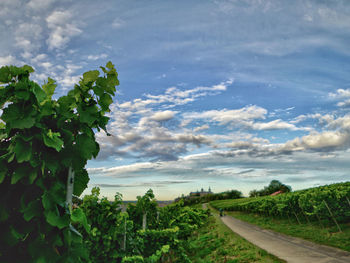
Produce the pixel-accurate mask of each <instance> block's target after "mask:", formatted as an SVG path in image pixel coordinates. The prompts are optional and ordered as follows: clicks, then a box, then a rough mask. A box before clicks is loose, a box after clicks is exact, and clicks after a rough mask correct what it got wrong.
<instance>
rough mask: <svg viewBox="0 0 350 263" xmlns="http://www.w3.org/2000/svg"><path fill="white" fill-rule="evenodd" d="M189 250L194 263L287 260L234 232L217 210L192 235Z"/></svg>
mask: <svg viewBox="0 0 350 263" xmlns="http://www.w3.org/2000/svg"><path fill="white" fill-rule="evenodd" d="M212 211H213V210H212ZM187 252H188V254H189V257H190V259H191V260H192V262H194V263H209V262H215V263H224V262H225V263H238V262H241V263H251V262H261V263H268V262H271V263H272V262H276V263H277V262H285V261H283V260H280V259H278V258H277V257H275V256H273V255H270V254H268V253H267V252H266V251H265V250H262V249H260V248H258V247H256V246H254V245H253V244H251V243H249V242H248V241H246V240H245V239H243V238H242V237H240V236H239V235H237V234H235V233H234V232H232V231H231V229H229V228H228V227H227V226H226V225H225V224H224V223H222V222H221V220H220V218H219V216H218V214H217V213H216V212H214V213H213V215H212V216H210V217H209V220H208V223H207V224H206V225H205V226H203V227H201V228H200V229H199V230H198V231H196V233H195V234H194V235H193V236H192V238H191V239H190V242H189V247H188V251H187Z"/></svg>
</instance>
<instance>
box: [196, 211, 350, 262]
mask: <svg viewBox="0 0 350 263" xmlns="http://www.w3.org/2000/svg"><path fill="white" fill-rule="evenodd" d="M204 207H205V206H203V208H204ZM221 220H222V221H223V222H224V223H225V224H226V225H227V226H228V227H229V228H231V230H232V231H234V232H235V233H237V234H238V235H240V236H242V237H243V238H245V239H246V240H248V241H249V242H251V243H253V244H254V245H256V246H258V247H260V248H262V249H264V250H266V251H267V252H268V253H270V254H273V255H275V256H277V257H278V258H280V259H283V260H285V261H287V262H290V263H313V262H317V263H349V262H350V253H349V252H346V251H343V250H340V249H337V248H332V247H328V246H323V245H318V244H314V243H312V242H309V241H306V240H303V239H300V238H295V237H291V236H286V235H283V234H280V233H276V232H274V231H271V230H266V229H262V228H260V227H258V226H255V225H252V224H249V223H247V222H243V221H241V220H238V219H236V218H233V217H231V216H224V217H221Z"/></svg>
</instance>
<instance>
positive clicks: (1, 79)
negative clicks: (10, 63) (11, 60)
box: [0, 66, 11, 83]
mask: <svg viewBox="0 0 350 263" xmlns="http://www.w3.org/2000/svg"><path fill="white" fill-rule="evenodd" d="M10 80H11V73H10V69H9V67H7V66H5V67H1V68H0V83H8V82H9V81H10Z"/></svg>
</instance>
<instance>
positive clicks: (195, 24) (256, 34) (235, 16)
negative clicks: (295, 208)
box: [0, 0, 350, 200]
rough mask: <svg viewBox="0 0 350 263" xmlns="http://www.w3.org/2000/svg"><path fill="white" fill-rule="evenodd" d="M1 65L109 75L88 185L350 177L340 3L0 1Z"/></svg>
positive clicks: (349, 53)
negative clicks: (109, 70) (112, 71)
mask: <svg viewBox="0 0 350 263" xmlns="http://www.w3.org/2000/svg"><path fill="white" fill-rule="evenodd" d="M0 38H1V41H0V66H3V65H17V66H21V65H24V64H28V65H31V66H33V67H34V68H35V71H36V72H35V73H34V74H33V75H32V78H33V80H35V81H37V82H39V83H40V84H43V83H44V81H45V80H47V78H48V77H51V78H53V79H55V80H56V81H57V83H58V87H57V89H56V94H55V95H54V96H55V98H58V97H60V96H62V95H64V94H66V93H67V92H68V91H69V90H70V89H71V88H73V86H74V83H77V82H78V81H79V79H80V76H82V73H84V72H86V71H88V70H93V69H98V68H99V66H103V65H105V64H106V62H107V61H112V63H113V64H114V65H115V66H116V68H117V71H118V74H119V80H120V86H118V92H117V94H116V96H115V97H114V100H113V104H112V106H111V112H110V113H109V117H110V118H111V119H110V122H109V124H108V132H109V133H111V134H112V136H109V137H108V136H106V134H105V133H104V132H97V133H96V138H97V141H98V142H99V144H100V148H101V150H100V153H99V156H98V157H97V159H95V160H91V161H89V162H88V164H87V170H88V172H89V175H90V182H89V187H88V189H87V190H86V191H85V192H84V193H89V192H90V190H91V188H92V187H94V186H98V187H100V189H101V194H102V195H103V196H107V197H108V198H111V199H112V198H113V197H114V195H115V193H116V192H120V193H122V194H123V198H124V199H125V200H134V199H135V198H136V196H137V195H143V194H144V193H145V192H146V191H147V190H148V189H150V188H151V189H153V192H154V194H155V196H156V198H157V199H158V200H171V199H174V198H176V197H178V196H181V195H182V194H184V195H187V194H188V193H189V192H191V191H197V190H201V188H203V189H204V190H207V189H208V188H209V187H210V188H211V190H212V191H213V192H222V191H226V190H232V189H237V190H240V191H241V192H242V193H243V194H244V195H248V193H249V191H251V190H253V189H262V188H263V187H264V186H266V185H268V184H269V182H270V181H271V180H279V181H281V182H282V183H284V184H287V185H290V186H291V187H292V189H293V190H298V189H304V188H308V187H314V186H319V185H325V184H331V183H335V182H343V181H349V180H350V164H349V160H350V74H349V73H350V49H349V46H350V2H349V1H346V0H344V1H340V0H339V1H331V0H328V1H319V0H317V1H316V0H315V1H308V0H302V1H299V0H296V1H269V0H265V1H263V0H217V1H216V0H205V1H203V0H177V1H170V0H168V1H164V0H150V1H139V0H135V1H130V0H113V1H112V0H101V1H90V0H84V1H82V0H74V1H73V0H61V1H54V0H30V1H24V0H1V1H0Z"/></svg>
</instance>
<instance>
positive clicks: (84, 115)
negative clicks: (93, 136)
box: [78, 105, 98, 126]
mask: <svg viewBox="0 0 350 263" xmlns="http://www.w3.org/2000/svg"><path fill="white" fill-rule="evenodd" d="M78 113H79V114H80V121H81V122H84V123H87V124H88V125H89V126H91V125H92V124H93V123H94V122H95V121H96V120H97V119H98V108H97V106H96V105H91V106H89V107H85V109H83V108H82V107H79V108H78Z"/></svg>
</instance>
